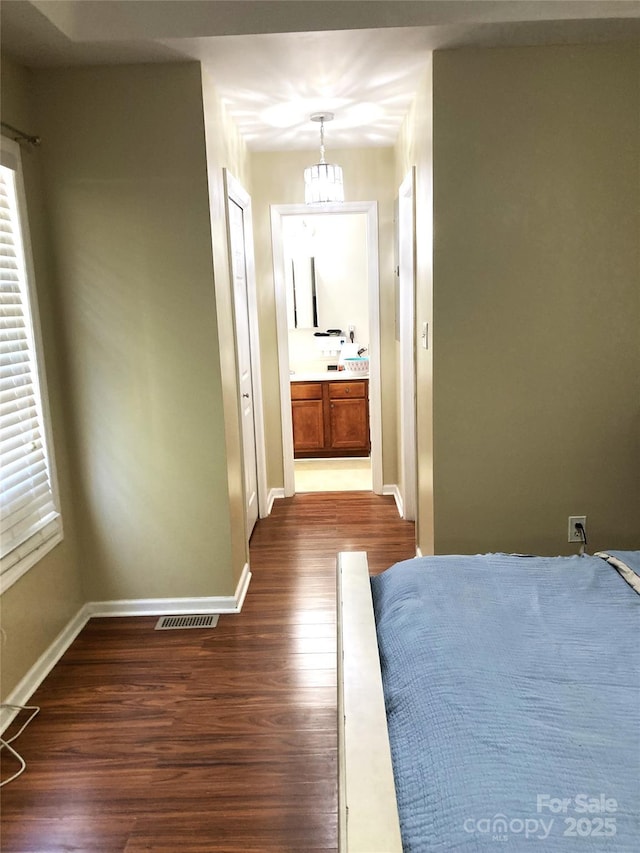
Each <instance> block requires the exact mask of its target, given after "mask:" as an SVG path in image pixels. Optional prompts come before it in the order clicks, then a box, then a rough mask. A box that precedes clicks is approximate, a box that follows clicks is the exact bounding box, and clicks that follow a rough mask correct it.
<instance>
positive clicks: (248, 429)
mask: <svg viewBox="0 0 640 853" xmlns="http://www.w3.org/2000/svg"><path fill="white" fill-rule="evenodd" d="M228 212H229V244H230V254H231V274H232V277H233V297H234V310H235V325H236V353H237V361H238V381H239V390H240V411H241V423H242V449H243V454H244V482H245V502H246V516H247V536H251V532H252V531H253V528H254V526H255V523H256V521H257V520H258V473H257V471H258V467H257V456H256V430H255V417H254V386H253V372H252V369H251V333H250V323H249V300H248V291H247V252H246V248H247V247H246V240H245V222H244V211H243V209H242V207H241V206H240V204H238V202H237V201H235V200H234V198H232V197H231V195H230V194H229V195H228Z"/></svg>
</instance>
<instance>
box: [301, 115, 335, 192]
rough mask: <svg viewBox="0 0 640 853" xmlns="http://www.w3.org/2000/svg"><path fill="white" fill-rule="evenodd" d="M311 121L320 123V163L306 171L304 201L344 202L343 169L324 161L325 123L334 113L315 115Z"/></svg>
mask: <svg viewBox="0 0 640 853" xmlns="http://www.w3.org/2000/svg"><path fill="white" fill-rule="evenodd" d="M310 118H311V121H319V122H320V162H319V163H316V164H315V166H309V167H308V168H306V169H305V170H304V200H305V202H306V203H307V204H327V203H328V202H333V201H344V187H343V185H342V168H341V167H340V166H336V165H335V164H333V163H327V162H326V160H325V159H324V123H325V121H331V120H332V119H333V113H313V115H311V116H310Z"/></svg>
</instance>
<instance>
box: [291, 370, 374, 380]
mask: <svg viewBox="0 0 640 853" xmlns="http://www.w3.org/2000/svg"><path fill="white" fill-rule="evenodd" d="M368 378H369V372H368V371H366V372H365V373H363V372H362V371H360V370H357V371H356V370H324V371H320V370H319V371H317V372H315V373H292V374H291V376H290V377H289V380H290V381H291V382H341V381H344V380H346V379H348V380H349V381H351V382H353V380H354V379H368Z"/></svg>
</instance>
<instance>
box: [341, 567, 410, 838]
mask: <svg viewBox="0 0 640 853" xmlns="http://www.w3.org/2000/svg"><path fill="white" fill-rule="evenodd" d="M337 602H338V614H337V621H338V835H339V845H338V847H339V850H340V853H402V840H401V837H400V820H399V816H398V806H397V801H396V790H395V782H394V778H393V768H392V764H391V749H390V746H389V734H388V730H387V716H386V712H385V706H384V695H383V691H382V675H381V672H380V658H379V655H378V643H377V636H376V625H375V620H374V616H373V603H372V599H371V584H370V582H369V568H368V564H367V555H366V553H365V552H364V551H354V552H350V553H346V552H341V553H339V554H338V564H337Z"/></svg>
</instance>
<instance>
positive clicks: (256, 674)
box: [0, 492, 415, 853]
mask: <svg viewBox="0 0 640 853" xmlns="http://www.w3.org/2000/svg"><path fill="white" fill-rule="evenodd" d="M340 550H366V551H368V552H369V557H370V568H371V571H372V572H379V571H382V570H383V569H385V568H386V567H387V566H389V565H391V564H392V563H394V562H396V561H397V560H401V559H405V558H408V557H412V556H414V553H415V552H414V527H413V524H412V523H410V522H405V521H402V520H401V519H399V518H398V514H397V511H396V507H395V503H394V501H393V498H390V497H379V496H376V495H373V494H371V493H370V492H333V493H325V494H305V495H297V496H296V497H294V498H288V499H284V500H280V501H276V503H275V505H274V509H273V513H272V515H271V516H270V517H269V518H268V519H264V520H261V521H259V522H258V524H257V526H256V529H255V531H254V534H253V537H252V541H251V569H252V572H253V578H252V582H251V585H250V588H249V592H248V594H247V598H246V600H245V603H244V607H243V610H242V612H241V613H240V614H237V615H227V616H221V617H220V621H219V623H218V626H217V627H216V628H215V629H213V630H208V631H207V630H184V631H174V632H171V631H154V630H153V627H154V625H155V622H156V618H155V617H153V618H124V619H123V618H110V619H92V620H91V621H90V622H89V623H88V625H87V626H86V627H85V628H84V630H83V631H82V632H81V634H80V635H79V636H78V638H77V639H76V641H75V642H74V643H73V645H72V646H71V648H70V649H69V650H68V651H67V653H66V654H65V655H64V657H63V658H62V660H61V661H60V662H59V663H58V664H57V665H56V667H55V668H54V669H53V671H52V672H51V673H50V675H49V676H48V677H47V679H46V680H45V682H44V683H43V684H42V685H41V687H40V688H39V689H38V691H37V692H36V693H35V694H34V696H33V697H32V702H33V703H35V704H38V705H40V706H41V711H40V714H39V715H38V716H37V717H36V718H35V720H33V722H32V723H31V724H30V725H29V727H28V728H27V729H26V730H25V731H24V733H23V734H22V735H21V736H20V738H19V739H18V740H17V741H16V742H15V744H14V746H15V747H16V748H17V749H18V752H20V753H21V754H22V755H23V756H24V758H25V759H26V761H27V769H26V771H25V772H24V773H23V775H22V776H21V777H19V778H18V779H16V780H15V781H13V782H11V783H9V784H8V785H6V786H5V787H4V788H2V791H1V795H0V796H1V798H2V818H1V830H2V834H1V836H0V849H1V850H2V851H3V853H54V851H56V853H57V851H76V853H77V851H83V853H84V851H87V853H111V851H113V853H116V851H117V853H122V851H125V853H140V851H145V850H146V851H149V850H152V851H158V853H213V851H224V852H225V853H249V851H260V853H275V851H290V853H303V851H314V853H323V851H324V853H328V851H336V850H337V785H336V776H337V765H336V760H337V757H336V751H337V733H336V614H335V558H336V553H337V552H338V551H340ZM11 731H12V730H11V729H10V730H9V731H8V732H7V733H5V737H9V736H10V734H11ZM3 758H4V761H5V767H4V770H3V778H5V777H6V776H7V775H9V773H10V772H11V771H12V768H13V765H12V763H11V759H10V758H8V757H4V754H3Z"/></svg>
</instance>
